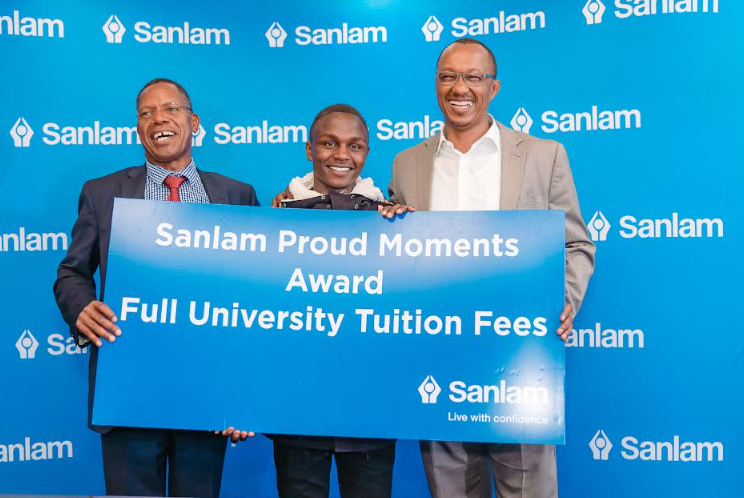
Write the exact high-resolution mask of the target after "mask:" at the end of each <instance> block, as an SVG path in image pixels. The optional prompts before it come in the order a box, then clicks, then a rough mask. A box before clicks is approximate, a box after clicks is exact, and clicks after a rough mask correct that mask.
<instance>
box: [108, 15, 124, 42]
mask: <svg viewBox="0 0 744 498" xmlns="http://www.w3.org/2000/svg"><path fill="white" fill-rule="evenodd" d="M126 30H127V28H125V27H124V25H123V24H122V23H121V21H120V20H119V18H118V17H116V16H114V15H112V16H111V17H109V18H108V21H106V23H105V24H104V25H103V32H104V33H106V41H107V42H109V43H121V38H122V37H123V36H124V33H125V32H126Z"/></svg>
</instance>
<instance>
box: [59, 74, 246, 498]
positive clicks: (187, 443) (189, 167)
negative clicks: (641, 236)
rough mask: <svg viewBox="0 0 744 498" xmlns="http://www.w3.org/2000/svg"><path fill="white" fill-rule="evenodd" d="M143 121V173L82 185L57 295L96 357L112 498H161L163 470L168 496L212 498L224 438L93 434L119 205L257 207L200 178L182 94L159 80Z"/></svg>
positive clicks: (111, 336) (211, 177)
mask: <svg viewBox="0 0 744 498" xmlns="http://www.w3.org/2000/svg"><path fill="white" fill-rule="evenodd" d="M137 116H138V119H137V133H138V135H139V138H140V140H141V142H142V145H143V146H144V149H145V159H146V162H145V165H143V166H137V167H132V168H127V169H123V170H121V171H117V172H116V173H112V174H110V175H108V176H104V177H102V178H97V179H94V180H90V181H88V182H86V183H85V185H83V190H82V192H81V194H80V200H79V203H78V218H77V221H76V222H75V225H74V227H73V229H72V242H71V243H70V247H69V250H68V251H67V255H66V256H65V258H64V259H63V260H62V262H61V263H60V265H59V268H58V270H57V280H56V282H55V283H54V295H55V297H56V299H57V305H58V306H59V309H60V311H61V312H62V316H63V317H64V319H65V321H66V322H67V323H68V325H69V326H70V333H71V334H72V337H73V338H74V339H75V341H76V342H77V344H78V345H79V346H81V347H85V346H88V345H90V344H91V343H93V345H94V346H92V347H91V355H90V375H89V386H88V388H89V393H88V425H89V426H90V427H91V429H92V430H94V431H97V432H100V433H101V447H102V450H103V467H104V478H105V481H106V493H107V494H109V495H130V496H131V495H139V496H164V495H165V491H166V469H167V470H168V472H167V475H168V494H169V495H171V496H201V497H216V496H219V491H220V484H221V481H222V465H223V461H224V458H225V448H226V439H225V438H224V437H222V436H221V435H216V434H213V433H211V432H198V431H181V430H178V431H177V430H156V429H136V428H124V427H101V426H94V425H93V424H92V419H91V411H92V410H91V409H92V406H93V397H94V394H95V393H94V386H95V378H96V365H97V359H98V348H100V347H102V346H103V343H104V341H106V342H109V343H114V342H115V341H116V338H117V337H119V336H121V334H122V331H121V329H120V328H119V327H118V326H117V325H116V321H117V317H116V314H115V313H114V312H113V311H112V310H111V308H109V306H108V305H106V304H105V302H104V289H105V285H106V264H107V256H108V246H109V236H110V231H111V214H112V210H113V204H114V198H115V197H125V198H140V199H142V198H144V199H152V200H161V201H185V202H201V203H215V204H239V205H246V206H258V200H257V199H256V194H255V192H254V190H253V187H251V186H250V185H248V184H245V183H241V182H238V181H236V180H233V179H230V178H227V177H225V176H222V175H218V174H216V173H207V172H205V171H201V170H199V169H197V168H196V165H195V164H194V161H193V159H192V157H191V140H192V133H195V132H196V131H197V130H198V129H199V117H198V116H197V115H196V114H194V112H193V111H192V108H191V99H190V97H189V95H188V93H187V92H186V90H185V89H184V88H183V87H182V86H181V85H179V84H178V83H176V82H175V81H171V80H167V79H163V78H158V79H155V80H152V81H150V82H149V83H147V84H146V85H145V86H144V88H143V89H142V90H141V91H140V93H139V95H138V96H137ZM99 268H100V277H101V278H100V281H101V293H100V300H98V299H97V298H96V284H95V281H94V280H93V276H94V274H95V272H96V270H97V269H99ZM153 380H154V381H157V379H153ZM163 381H165V379H163ZM143 408H146V407H143ZM226 433H228V432H227V431H226ZM229 434H230V435H231V436H232V438H233V440H237V439H245V438H246V437H247V436H249V435H253V434H252V433H247V432H240V431H229Z"/></svg>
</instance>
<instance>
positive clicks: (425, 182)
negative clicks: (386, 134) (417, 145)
mask: <svg viewBox="0 0 744 498" xmlns="http://www.w3.org/2000/svg"><path fill="white" fill-rule="evenodd" d="M440 134H441V132H439V133H437V134H436V135H434V136H432V137H431V138H428V139H427V140H426V141H424V144H423V145H424V146H423V147H421V149H420V151H419V153H418V154H417V155H416V178H417V179H418V181H417V185H416V193H417V194H418V199H412V200H411V202H410V205H411V206H414V207H416V208H418V209H421V210H423V211H428V210H430V209H431V179H432V175H433V173H434V154H435V153H436V151H437V144H438V143H439V135H440Z"/></svg>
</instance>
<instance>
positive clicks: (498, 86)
mask: <svg viewBox="0 0 744 498" xmlns="http://www.w3.org/2000/svg"><path fill="white" fill-rule="evenodd" d="M499 90H501V80H494V82H493V89H492V90H491V100H493V98H494V97H495V96H496V95H497V94H498V93H499Z"/></svg>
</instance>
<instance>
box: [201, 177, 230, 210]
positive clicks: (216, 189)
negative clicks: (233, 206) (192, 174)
mask: <svg viewBox="0 0 744 498" xmlns="http://www.w3.org/2000/svg"><path fill="white" fill-rule="evenodd" d="M197 171H198V172H199V178H201V181H202V184H203V185H204V190H206V191H207V197H209V202H210V203H211V204H229V202H228V198H227V192H226V191H225V190H224V189H222V188H220V186H219V185H218V184H217V182H216V181H215V179H214V176H213V175H212V173H207V172H206V171H202V170H200V169H199V168H197Z"/></svg>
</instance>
